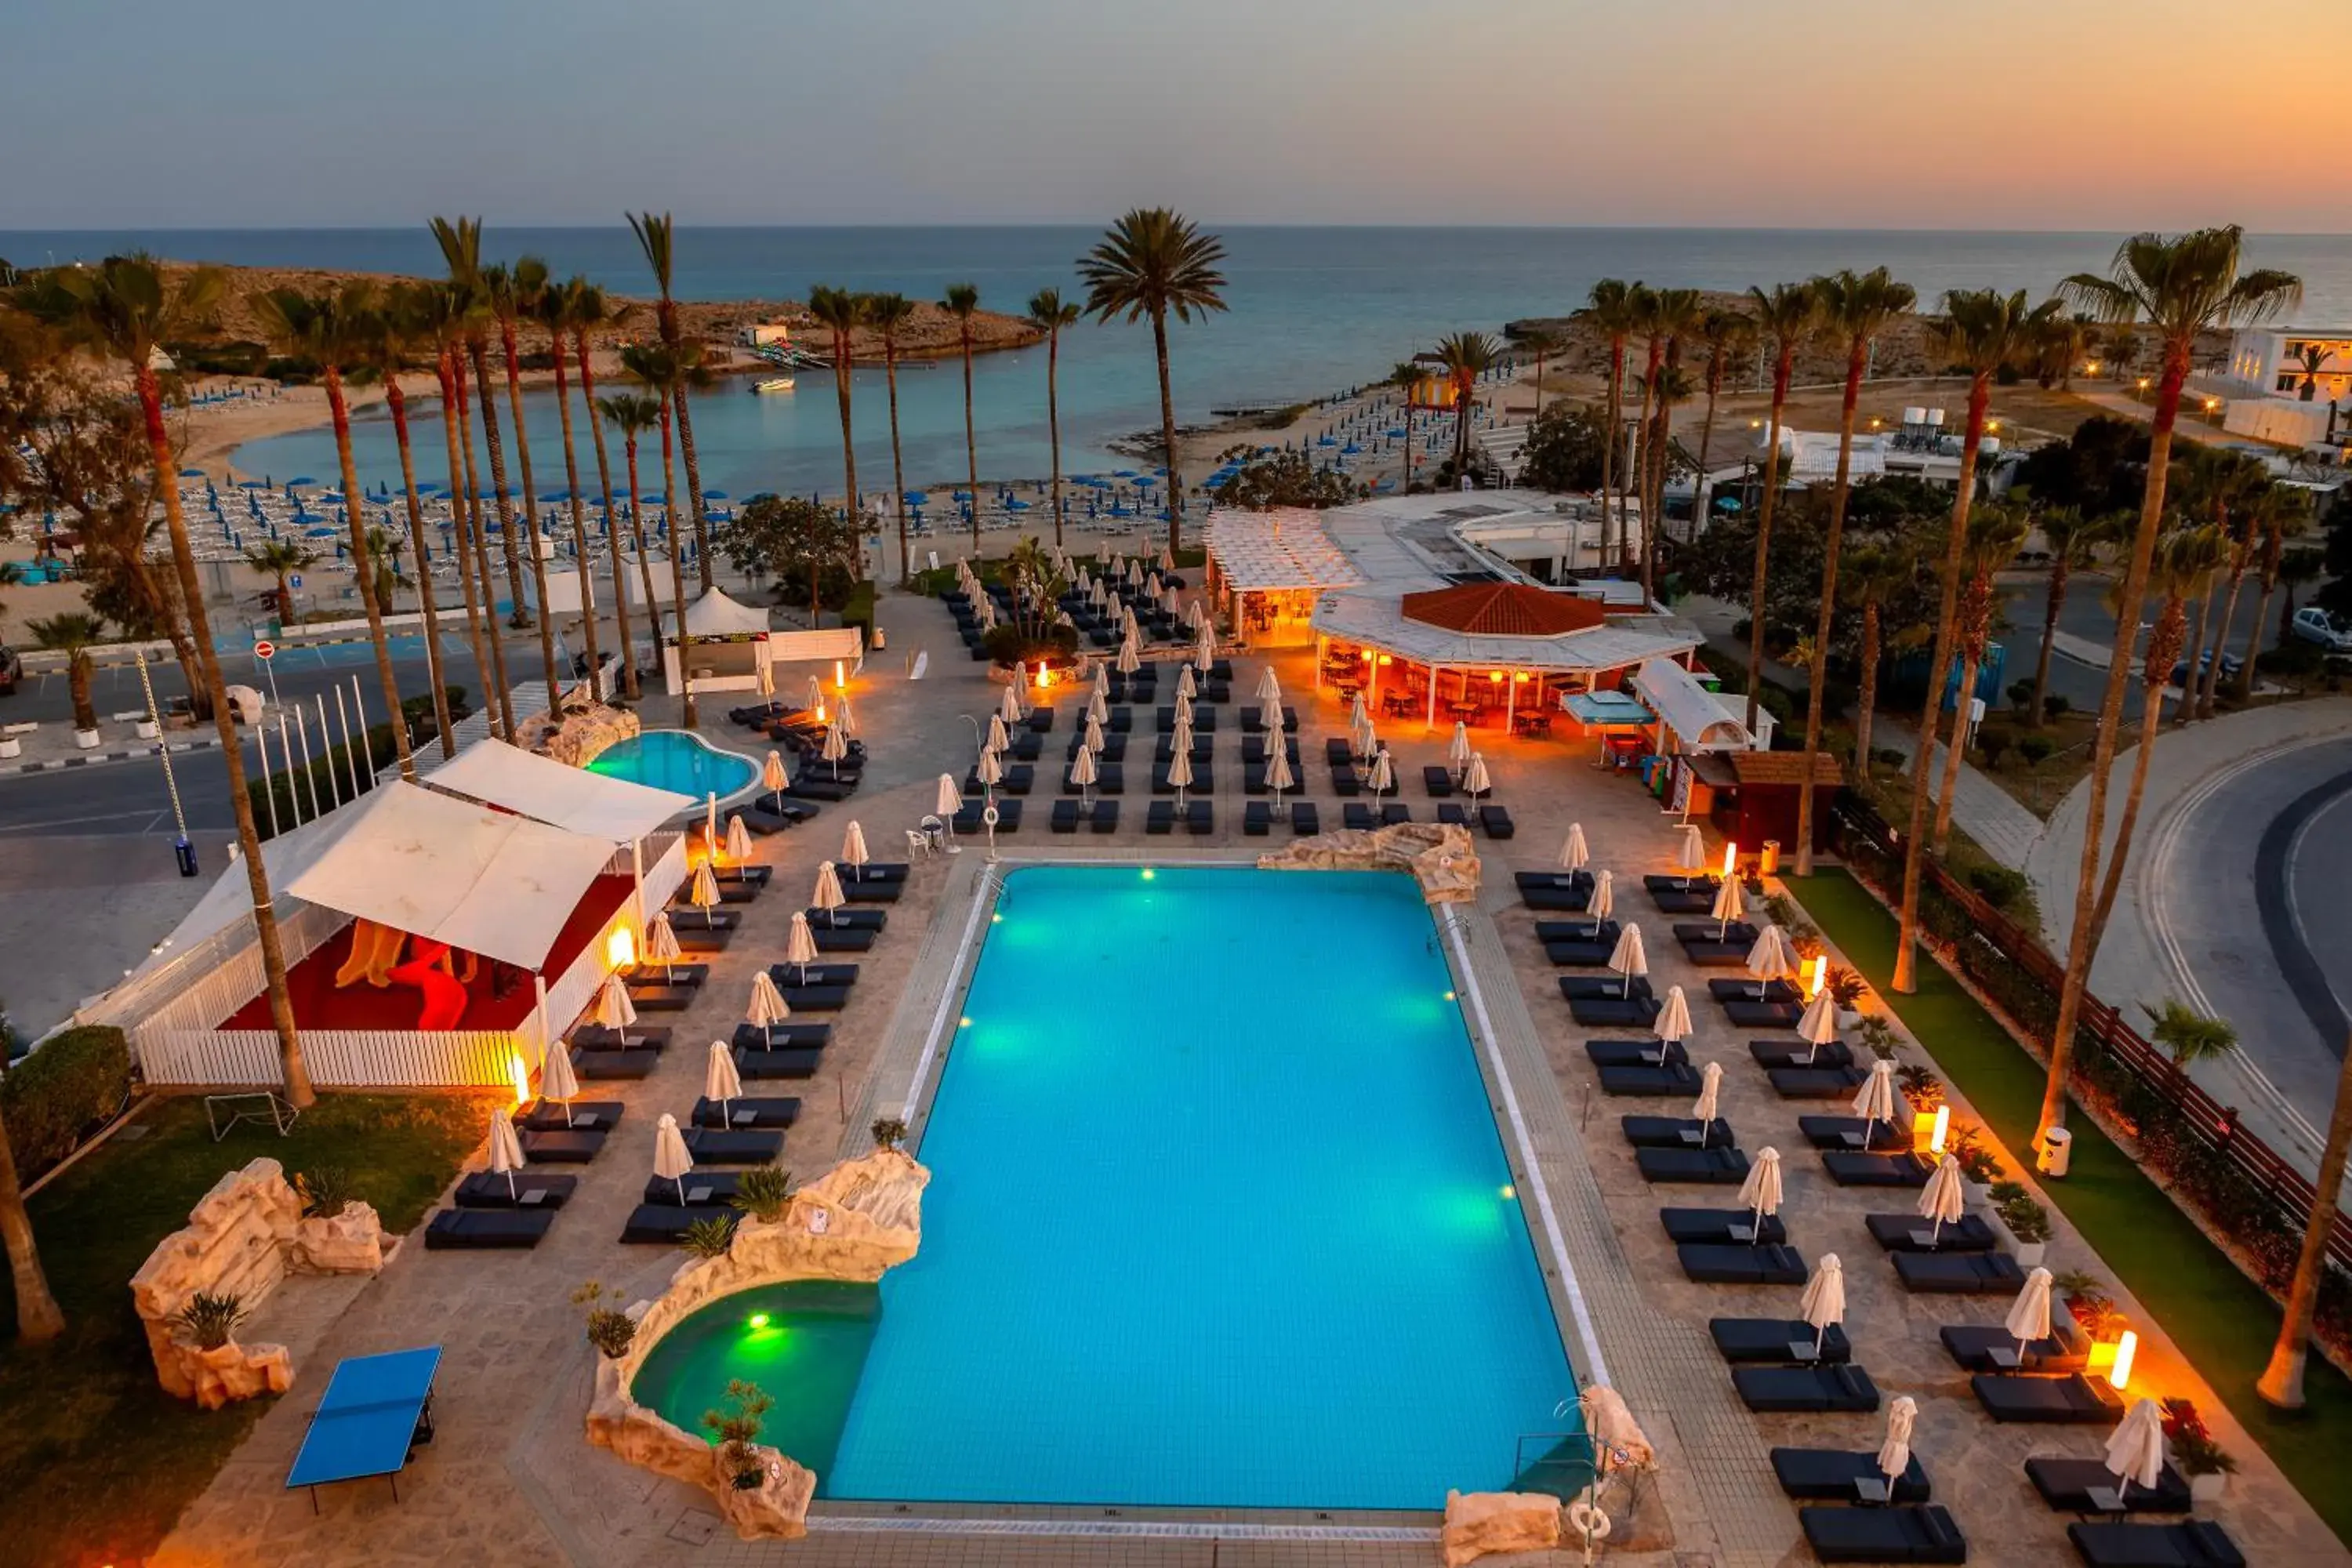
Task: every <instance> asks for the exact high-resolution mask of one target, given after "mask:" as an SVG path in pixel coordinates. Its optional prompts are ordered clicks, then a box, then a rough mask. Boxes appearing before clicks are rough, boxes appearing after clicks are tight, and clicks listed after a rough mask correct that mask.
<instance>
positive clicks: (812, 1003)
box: [771, 964, 849, 1013]
mask: <svg viewBox="0 0 2352 1568" xmlns="http://www.w3.org/2000/svg"><path fill="white" fill-rule="evenodd" d="M793 967H794V966H793V965H791V964H777V965H772V966H771V973H773V971H774V970H775V969H779V968H782V969H789V968H793ZM809 967H810V968H811V969H814V968H815V967H816V965H814V964H811V965H809ZM776 992H777V994H779V995H781V996H782V997H783V999H784V1005H786V1006H788V1007H790V1008H791V1009H792V1010H793V1012H795V1013H838V1012H840V1011H841V1010H842V1009H843V1008H844V1007H846V1006H848V1005H849V987H848V986H846V985H786V984H783V983H782V981H778V982H777V983H776Z"/></svg>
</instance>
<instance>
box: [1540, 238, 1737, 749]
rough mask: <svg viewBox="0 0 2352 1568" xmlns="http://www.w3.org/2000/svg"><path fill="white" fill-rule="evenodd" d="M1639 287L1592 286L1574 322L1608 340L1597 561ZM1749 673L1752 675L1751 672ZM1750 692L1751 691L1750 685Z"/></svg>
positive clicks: (1608, 281) (1605, 543)
mask: <svg viewBox="0 0 2352 1568" xmlns="http://www.w3.org/2000/svg"><path fill="white" fill-rule="evenodd" d="M1644 292H1646V290H1644V289H1643V288H1642V285H1641V284H1639V283H1628V282H1626V281H1625V280H1624V279H1622V278H1603V279H1601V281H1600V282H1598V283H1595V284H1594V285H1593V286H1592V291H1591V294H1589V295H1587V296H1586V298H1585V302H1584V307H1583V309H1581V310H1578V311H1577V312H1576V315H1575V318H1574V319H1575V320H1577V321H1581V322H1583V323H1584V325H1585V326H1586V327H1587V328H1589V329H1591V331H1596V332H1598V333H1600V334H1601V336H1602V337H1604V338H1606V339H1608V340H1609V434H1608V437H1607V438H1606V439H1604V440H1603V441H1602V442H1601V559H1602V560H1603V561H1606V560H1608V559H1609V558H1610V557H1609V526H1610V518H1611V513H1612V507H1611V501H1610V497H1611V490H1612V480H1613V479H1614V477H1615V473H1616V462H1617V437H1618V430H1619V427H1620V426H1621V424H1622V421H1623V419H1624V417H1625V341H1626V340H1627V339H1628V338H1630V337H1632V336H1633V330H1634V327H1635V325H1636V320H1635V318H1636V314H1637V312H1636V310H1635V301H1636V298H1637V295H1638V294H1640V293H1644ZM1751 673H1752V672H1751ZM1750 689H1751V690H1752V689H1753V685H1752V683H1751V686H1750ZM1755 719H1756V715H1755V713H1754V711H1753V700H1752V699H1751V701H1750V711H1749V713H1748V722H1749V725H1750V727H1751V728H1752V727H1753V725H1754V722H1755Z"/></svg>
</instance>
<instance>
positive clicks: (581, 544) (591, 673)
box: [549, 332, 625, 702]
mask: <svg viewBox="0 0 2352 1568" xmlns="http://www.w3.org/2000/svg"><path fill="white" fill-rule="evenodd" d="M549 342H550V344H551V347H552V348H553V349H554V351H555V406H556V408H557V410H558V411H559V412H560V413H561V414H562V421H563V486H564V489H566V490H567V491H569V492H570V494H571V498H572V556H573V561H572V565H573V567H574V569H575V570H577V571H578V573H579V574H580V640H581V641H582V642H583V643H584V644H585V645H586V646H587V653H588V695H589V699H590V700H592V701H597V702H602V701H603V700H604V654H603V650H602V649H600V648H598V647H597V646H596V591H595V587H594V584H593V583H592V582H591V581H590V576H589V571H588V516H587V510H586V509H585V508H584V507H583V506H582V505H581V502H580V459H579V458H577V457H575V456H573V455H572V388H571V386H570V385H569V384H568V378H567V377H566V375H565V374H564V367H563V335H562V333H561V332H554V333H551V334H549ZM588 413H589V417H590V418H592V419H593V418H594V417H595V410H594V409H593V407H592V408H591V409H590V410H589V411H588ZM624 662H625V661H624Z"/></svg>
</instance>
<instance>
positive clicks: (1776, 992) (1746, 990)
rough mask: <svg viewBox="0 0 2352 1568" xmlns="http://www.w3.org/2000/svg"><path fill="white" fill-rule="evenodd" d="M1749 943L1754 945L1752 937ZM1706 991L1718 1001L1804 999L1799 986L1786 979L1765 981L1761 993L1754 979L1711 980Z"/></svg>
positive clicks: (1791, 1000) (1787, 1000) (1784, 1000)
mask: <svg viewBox="0 0 2352 1568" xmlns="http://www.w3.org/2000/svg"><path fill="white" fill-rule="evenodd" d="M1748 945H1750V946H1753V945H1754V942H1753V940H1752V939H1751V940H1750V942H1749V944H1748ZM1706 991H1707V994H1708V995H1710V996H1712V997H1714V998H1715V999H1716V1000H1717V1001H1718V1002H1797V1003H1801V1002H1802V1000H1803V999H1802V998H1801V997H1800V996H1799V995H1798V994H1797V988H1796V987H1795V986H1793V985H1791V984H1789V983H1788V982H1787V981H1785V980H1768V981H1766V982H1764V983H1763V987H1762V994H1760V995H1759V994H1758V987H1757V983H1756V982H1755V981H1753V980H1710V981H1708V982H1707V983H1706Z"/></svg>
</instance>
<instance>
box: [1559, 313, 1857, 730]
mask: <svg viewBox="0 0 2352 1568" xmlns="http://www.w3.org/2000/svg"><path fill="white" fill-rule="evenodd" d="M1748 299H1750V300H1753V301H1754V302H1755V307H1756V330H1757V331H1758V332H1759V334H1760V335H1762V336H1764V337H1768V338H1770V339H1771V340H1772V416H1771V418H1770V420H1769V422H1768V423H1767V425H1766V426H1765V430H1764V506H1763V510H1761V511H1760V512H1759V514H1758V516H1757V519H1756V574H1755V577H1754V581H1753V583H1752V584H1751V586H1750V587H1749V590H1748V717H1747V725H1748V733H1749V734H1751V735H1752V734H1754V733H1756V700H1757V694H1758V693H1759V691H1761V690H1762V689H1763V682H1764V567H1765V563H1766V562H1767V561H1768V560H1769V557H1770V553H1771V549H1772V513H1773V511H1774V510H1776V508H1777V506H1778V503H1779V501H1780V410H1781V409H1782V407H1784V406H1785V405H1787V404H1788V401H1789V378H1790V375H1792V374H1795V371H1796V368H1797V351H1798V349H1800V348H1801V347H1803V346H1804V342H1805V340H1806V339H1807V338H1809V337H1811V336H1812V334H1813V324H1814V320H1815V316H1816V312H1817V310H1818V307H1817V306H1816V305H1815V303H1814V300H1813V290H1812V286H1811V284H1807V283H1775V284H1773V285H1772V291H1771V292H1770V293H1769V294H1768V293H1766V292H1765V291H1764V290H1763V289H1753V288H1751V289H1748ZM1612 374H1613V373H1612ZM1611 428H1612V430H1613V429H1614V428H1615V425H1614V422H1613V420H1612V425H1611ZM1601 462H1602V464H1603V465H1604V468H1603V471H1604V472H1605V471H1606V468H1605V466H1606V464H1607V463H1608V458H1605V457H1604V458H1601Z"/></svg>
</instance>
